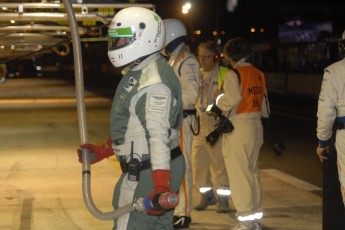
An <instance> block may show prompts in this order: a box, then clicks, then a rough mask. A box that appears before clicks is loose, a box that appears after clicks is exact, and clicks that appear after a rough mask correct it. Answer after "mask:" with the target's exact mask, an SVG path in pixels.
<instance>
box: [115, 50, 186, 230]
mask: <svg viewBox="0 0 345 230" xmlns="http://www.w3.org/2000/svg"><path fill="white" fill-rule="evenodd" d="M181 95H182V93H181V86H180V83H179V80H178V79H177V77H176V75H175V73H174V71H173V70H172V68H171V67H170V66H169V65H168V63H167V62H166V60H165V59H164V58H163V57H162V56H161V55H160V54H159V53H156V54H153V55H151V56H150V57H147V58H146V59H145V60H144V61H142V62H141V63H140V64H139V65H138V66H136V67H134V68H132V69H128V71H127V73H126V75H125V76H123V78H122V79H121V81H120V83H119V85H118V87H117V89H116V93H115V97H114V100H113V105H112V109H111V114H110V136H111V140H112V143H113V148H114V152H115V154H116V157H117V159H118V160H119V162H120V163H121V165H122V164H123V163H126V162H127V163H128V161H129V160H130V158H131V153H133V157H134V158H135V159H138V160H139V161H140V162H145V161H148V160H149V161H150V167H149V168H146V169H143V170H141V171H140V175H139V181H130V180H129V178H128V172H123V174H121V177H120V179H119V180H118V182H117V184H116V186H115V191H114V198H113V207H114V209H115V210H116V209H117V208H118V207H121V206H123V205H125V204H128V203H132V202H133V200H134V199H135V198H138V197H144V198H145V197H148V195H149V194H150V193H151V192H152V191H153V189H154V185H153V180H152V177H151V174H152V171H155V170H170V172H171V179H170V187H171V191H178V189H179V187H180V185H181V182H182V179H183V176H184V172H185V163H184V158H183V156H182V155H181V154H180V155H179V156H177V157H176V158H173V156H172V152H173V151H174V150H175V149H179V129H180V124H181V120H182V97H181ZM132 144H133V145H132ZM132 147H133V149H132ZM179 152H180V150H179ZM123 171H124V170H123ZM173 214H174V210H169V211H167V212H166V213H164V214H163V215H159V216H152V215H146V214H143V213H141V212H132V213H129V214H125V215H123V216H120V217H119V218H118V219H116V220H115V226H114V228H113V229H114V230H115V229H116V230H135V229H146V230H149V229H150V230H153V229H157V230H163V229H164V230H172V229H173V226H172V220H173Z"/></svg>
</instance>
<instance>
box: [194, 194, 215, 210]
mask: <svg viewBox="0 0 345 230" xmlns="http://www.w3.org/2000/svg"><path fill="white" fill-rule="evenodd" d="M215 203H216V198H215V196H214V194H213V190H212V189H211V190H208V191H207V192H204V193H201V200H200V203H199V204H197V205H196V206H195V207H194V209H195V210H197V211H202V210H205V209H206V208H207V207H208V206H209V205H214V204H215Z"/></svg>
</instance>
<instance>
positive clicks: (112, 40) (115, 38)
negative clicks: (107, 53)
mask: <svg viewBox="0 0 345 230" xmlns="http://www.w3.org/2000/svg"><path fill="white" fill-rule="evenodd" d="M134 41H135V33H134V32H133V31H132V28H131V27H126V28H117V29H109V30H108V50H116V49H120V48H122V47H125V46H127V45H129V44H131V43H133V42H134Z"/></svg>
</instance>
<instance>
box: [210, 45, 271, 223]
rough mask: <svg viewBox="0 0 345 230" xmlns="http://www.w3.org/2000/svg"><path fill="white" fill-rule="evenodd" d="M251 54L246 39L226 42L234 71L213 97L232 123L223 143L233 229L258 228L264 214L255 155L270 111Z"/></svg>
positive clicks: (259, 75)
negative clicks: (231, 202)
mask: <svg viewBox="0 0 345 230" xmlns="http://www.w3.org/2000/svg"><path fill="white" fill-rule="evenodd" d="M252 55H253V52H252V50H251V47H250V44H249V42H248V41H247V40H245V39H243V38H234V39H230V40H229V41H228V42H227V43H226V45H225V46H224V57H225V58H227V59H229V61H230V64H231V65H232V67H233V68H234V70H232V71H229V72H228V74H227V76H226V77H225V79H224V93H223V94H220V95H219V96H218V97H217V100H216V104H217V106H218V107H219V108H220V109H221V110H222V111H223V112H225V114H226V115H227V117H228V119H230V120H231V122H232V124H233V126H234V130H233V131H232V132H230V133H224V134H223V144H222V148H223V149H222V150H223V151H222V153H223V157H224V161H225V166H226V170H227V172H228V177H229V183H230V184H231V191H232V201H233V203H234V206H235V208H236V218H237V220H238V224H237V225H236V226H235V227H233V228H232V229H233V230H240V229H241V230H246V229H248V230H259V229H261V226H260V224H259V220H260V219H261V218H262V216H263V210H262V209H261V183H260V175H259V168H258V158H259V153H260V148H261V146H262V144H263V127H262V123H261V117H266V118H268V116H269V114H268V113H269V110H268V102H267V99H266V97H265V95H266V86H265V76H264V74H263V73H262V72H261V71H260V70H259V69H257V68H256V67H254V66H253V65H252V64H251V63H250V59H251V57H252Z"/></svg>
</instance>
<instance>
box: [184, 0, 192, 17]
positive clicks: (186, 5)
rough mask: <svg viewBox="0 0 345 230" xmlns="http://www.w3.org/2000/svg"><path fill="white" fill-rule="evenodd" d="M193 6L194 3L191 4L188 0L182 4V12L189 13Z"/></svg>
mask: <svg viewBox="0 0 345 230" xmlns="http://www.w3.org/2000/svg"><path fill="white" fill-rule="evenodd" d="M191 8H192V4H190V3H189V2H186V3H185V4H184V5H183V6H182V13H183V14H188V12H189V10H190V9H191Z"/></svg>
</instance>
